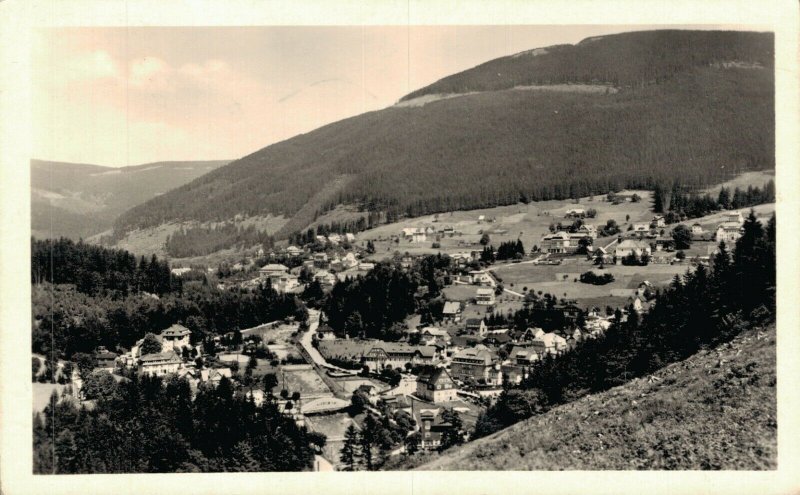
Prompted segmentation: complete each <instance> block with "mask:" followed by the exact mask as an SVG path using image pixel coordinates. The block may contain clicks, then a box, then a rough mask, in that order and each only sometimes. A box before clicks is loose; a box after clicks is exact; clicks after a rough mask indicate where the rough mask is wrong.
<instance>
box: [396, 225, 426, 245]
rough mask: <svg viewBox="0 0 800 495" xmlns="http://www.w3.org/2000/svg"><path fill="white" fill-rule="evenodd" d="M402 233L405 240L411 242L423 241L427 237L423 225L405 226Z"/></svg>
mask: <svg viewBox="0 0 800 495" xmlns="http://www.w3.org/2000/svg"><path fill="white" fill-rule="evenodd" d="M402 235H403V238H404V239H405V240H407V241H411V242H425V241H426V240H427V238H428V237H427V233H426V229H425V228H423V227H407V228H405V229H403V231H402Z"/></svg>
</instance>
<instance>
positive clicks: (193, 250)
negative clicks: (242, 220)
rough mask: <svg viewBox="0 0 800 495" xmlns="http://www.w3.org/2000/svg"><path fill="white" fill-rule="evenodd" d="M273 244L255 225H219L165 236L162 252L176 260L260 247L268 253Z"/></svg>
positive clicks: (231, 223) (232, 223)
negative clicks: (224, 250) (234, 249)
mask: <svg viewBox="0 0 800 495" xmlns="http://www.w3.org/2000/svg"><path fill="white" fill-rule="evenodd" d="M273 244H274V239H273V237H272V235H271V234H269V233H268V232H267V231H265V230H258V229H256V227H255V226H254V225H248V226H247V227H243V226H241V225H239V226H237V225H236V224H235V223H234V222H225V223H223V224H222V225H214V226H196V227H189V228H185V227H181V228H180V229H179V230H178V231H176V232H174V233H172V234H170V235H169V236H167V240H166V241H165V242H164V249H166V251H167V253H168V254H169V255H170V256H173V257H175V258H188V257H192V256H205V255H207V254H211V253H214V252H217V251H220V250H222V249H228V248H247V247H252V246H261V247H263V248H264V249H270V248H271V247H272V246H273Z"/></svg>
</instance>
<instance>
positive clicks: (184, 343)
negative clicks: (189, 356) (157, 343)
mask: <svg viewBox="0 0 800 495" xmlns="http://www.w3.org/2000/svg"><path fill="white" fill-rule="evenodd" d="M190 335H192V331H191V330H189V329H188V328H186V327H185V326H183V325H178V324H177V323H176V324H175V325H172V326H171V327H169V328H167V329H166V330H164V331H163V332H161V343H162V344H163V346H164V348H165V349H170V350H172V349H174V350H176V351H179V350H181V348H183V347H189V346H190V343H189V336H190Z"/></svg>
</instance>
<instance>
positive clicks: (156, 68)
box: [128, 57, 174, 91]
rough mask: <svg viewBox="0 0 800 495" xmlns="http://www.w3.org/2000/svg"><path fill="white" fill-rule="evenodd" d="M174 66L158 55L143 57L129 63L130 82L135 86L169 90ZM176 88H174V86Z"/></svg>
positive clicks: (151, 89)
mask: <svg viewBox="0 0 800 495" xmlns="http://www.w3.org/2000/svg"><path fill="white" fill-rule="evenodd" d="M171 72H172V68H171V67H170V66H169V64H167V63H166V62H164V61H163V60H161V59H160V58H158V57H143V58H140V59H136V60H133V61H131V63H130V64H129V72H128V73H129V75H128V83H129V84H130V86H131V87H133V88H141V89H147V90H150V91H153V90H157V91H169V90H170V89H171V84H170V79H169V77H170V75H171ZM172 89H174V88H172Z"/></svg>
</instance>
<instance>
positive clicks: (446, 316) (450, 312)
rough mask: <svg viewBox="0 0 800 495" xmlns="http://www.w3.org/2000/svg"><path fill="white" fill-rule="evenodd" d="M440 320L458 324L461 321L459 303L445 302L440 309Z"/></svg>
mask: <svg viewBox="0 0 800 495" xmlns="http://www.w3.org/2000/svg"><path fill="white" fill-rule="evenodd" d="M442 319H443V320H444V321H450V322H453V323H458V322H459V321H461V303H460V302H459V301H447V302H445V303H444V307H443V308H442Z"/></svg>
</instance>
